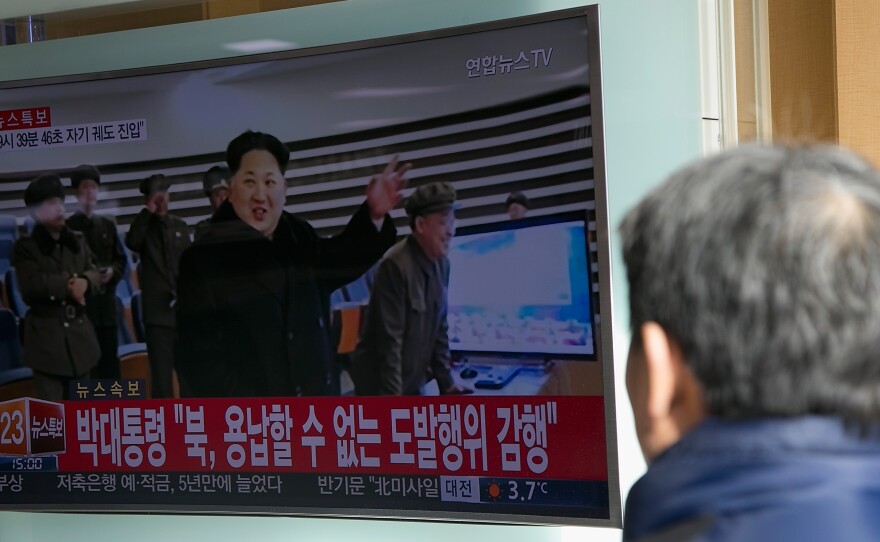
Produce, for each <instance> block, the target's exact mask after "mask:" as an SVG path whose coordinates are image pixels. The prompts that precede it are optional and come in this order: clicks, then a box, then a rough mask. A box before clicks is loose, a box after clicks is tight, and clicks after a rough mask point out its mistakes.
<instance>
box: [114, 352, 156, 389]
mask: <svg viewBox="0 0 880 542" xmlns="http://www.w3.org/2000/svg"><path fill="white" fill-rule="evenodd" d="M119 366H120V368H121V376H122V378H132V379H134V378H142V379H143V380H144V382H146V385H147V395H146V397H147V398H149V390H150V357H149V356H148V355H147V345H145V344H143V343H133V344H127V345H124V346H120V347H119Z"/></svg>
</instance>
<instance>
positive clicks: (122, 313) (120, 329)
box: [116, 294, 137, 346]
mask: <svg viewBox="0 0 880 542" xmlns="http://www.w3.org/2000/svg"><path fill="white" fill-rule="evenodd" d="M127 312H129V311H126V309H125V303H123V302H122V298H121V297H120V296H119V295H118V294H117V295H116V321H117V322H118V325H117V339H118V341H119V346H123V345H127V344H131V343H134V342H137V341H136V340H135V337H134V330H133V329H132V327H131V323H130V319H129V318H128V315H127V314H126V313H127Z"/></svg>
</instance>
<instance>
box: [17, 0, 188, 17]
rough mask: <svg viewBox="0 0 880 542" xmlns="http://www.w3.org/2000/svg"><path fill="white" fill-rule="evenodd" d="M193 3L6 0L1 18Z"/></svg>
mask: <svg viewBox="0 0 880 542" xmlns="http://www.w3.org/2000/svg"><path fill="white" fill-rule="evenodd" d="M184 3H191V2H190V1H188V0H136V1H132V0H4V1H3V2H0V19H11V18H13V17H24V16H26V15H45V14H47V13H58V12H61V11H71V10H77V9H85V8H95V7H106V6H118V7H123V8H124V7H126V6H125V5H126V4H130V5H131V6H130V7H132V8H134V7H135V6H141V7H143V6H168V5H175V4H184Z"/></svg>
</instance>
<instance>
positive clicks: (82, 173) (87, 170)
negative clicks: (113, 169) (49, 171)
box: [70, 164, 101, 190]
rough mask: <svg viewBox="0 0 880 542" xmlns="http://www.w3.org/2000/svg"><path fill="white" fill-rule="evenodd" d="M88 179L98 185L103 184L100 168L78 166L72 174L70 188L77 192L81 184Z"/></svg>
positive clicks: (85, 165) (84, 165)
mask: <svg viewBox="0 0 880 542" xmlns="http://www.w3.org/2000/svg"><path fill="white" fill-rule="evenodd" d="M86 179H91V180H93V181H95V182H96V183H98V184H101V173H100V172H99V171H98V168H96V167H95V166H90V165H88V164H83V165H81V166H77V168H76V169H75V170H73V172H72V173H71V174H70V186H71V187H73V189H74V190H76V189H77V188H79V185H80V183H82V182H83V181H84V180H86Z"/></svg>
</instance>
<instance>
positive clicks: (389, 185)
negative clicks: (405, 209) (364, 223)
mask: <svg viewBox="0 0 880 542" xmlns="http://www.w3.org/2000/svg"><path fill="white" fill-rule="evenodd" d="M399 159H400V155H398V154H395V155H394V157H393V158H391V161H390V162H388V165H386V166H385V169H384V170H383V171H382V173H380V174H379V175H373V178H372V179H370V183H369V184H368V185H367V205H368V206H369V207H370V217H371V218H372V219H373V221H377V220H381V219H382V218H384V217H385V214H386V213H388V212H389V211H391V209H394V207H396V206H397V204H398V203H400V200H401V199H403V195H402V194H401V193H400V192H401V190H403V189H404V188H406V183H407V180H406V172H407V171H409V170H410V168H412V164H410V163H406V164H403V165H401V166H399V167H398V163H399Z"/></svg>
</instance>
